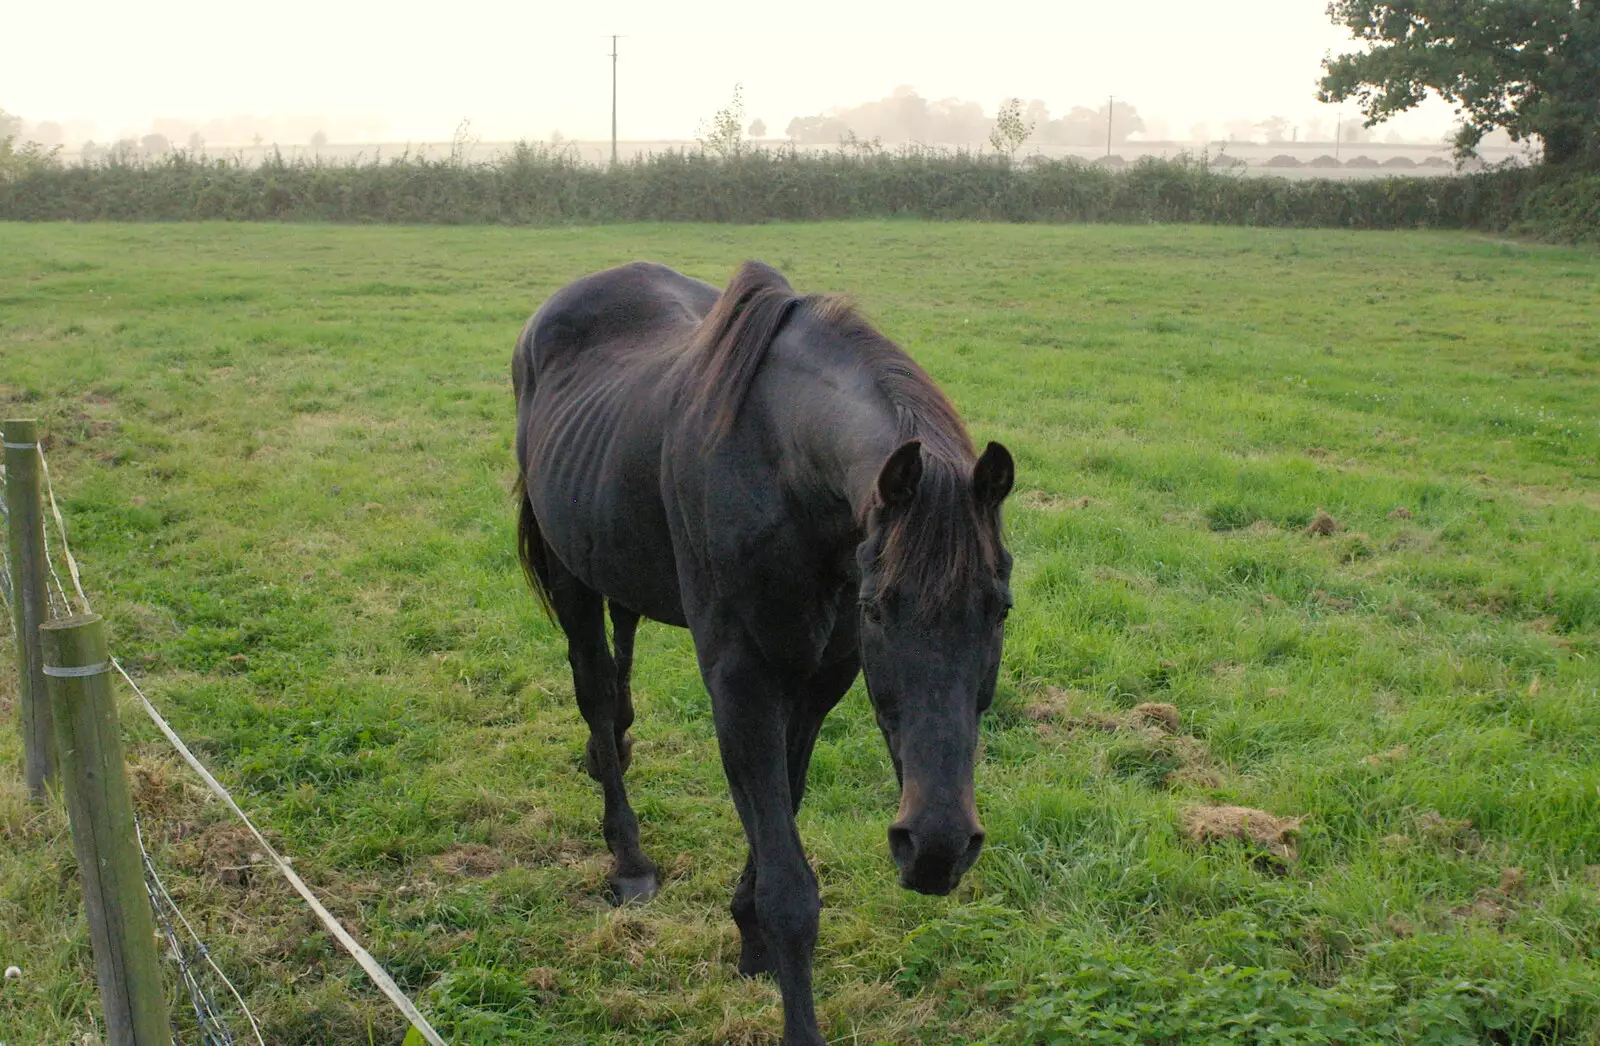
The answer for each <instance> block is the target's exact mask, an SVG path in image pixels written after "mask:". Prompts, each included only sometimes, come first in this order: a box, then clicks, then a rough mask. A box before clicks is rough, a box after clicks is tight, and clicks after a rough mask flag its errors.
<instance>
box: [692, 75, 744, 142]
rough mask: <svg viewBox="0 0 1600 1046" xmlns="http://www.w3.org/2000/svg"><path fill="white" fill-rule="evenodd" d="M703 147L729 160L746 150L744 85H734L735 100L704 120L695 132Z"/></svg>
mask: <svg viewBox="0 0 1600 1046" xmlns="http://www.w3.org/2000/svg"><path fill="white" fill-rule="evenodd" d="M695 138H696V139H698V140H699V142H700V144H701V146H703V147H704V148H706V149H709V150H710V151H712V152H714V153H716V154H717V155H718V156H720V157H722V158H724V159H727V158H729V157H733V156H738V155H739V153H741V152H742V151H743V150H744V85H743V84H734V85H733V100H732V101H730V102H729V103H728V104H727V105H725V106H723V107H722V108H721V109H718V110H717V112H716V115H714V116H712V117H711V119H710V120H703V121H701V123H700V126H699V128H697V129H696V131H695Z"/></svg>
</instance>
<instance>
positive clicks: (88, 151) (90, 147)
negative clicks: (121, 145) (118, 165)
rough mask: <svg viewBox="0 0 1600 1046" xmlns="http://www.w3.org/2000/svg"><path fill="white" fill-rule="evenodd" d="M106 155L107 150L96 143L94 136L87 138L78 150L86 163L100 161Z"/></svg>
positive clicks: (79, 155) (80, 157)
mask: <svg viewBox="0 0 1600 1046" xmlns="http://www.w3.org/2000/svg"><path fill="white" fill-rule="evenodd" d="M104 155H105V150H104V149H101V148H100V147H99V146H98V145H96V144H94V139H93V138H89V139H86V140H85V141H84V143H83V146H82V147H81V148H80V149H79V150H78V157H79V159H81V160H82V161H83V162H84V163H98V162H99V161H100V159H101V158H102V157H103V156H104Z"/></svg>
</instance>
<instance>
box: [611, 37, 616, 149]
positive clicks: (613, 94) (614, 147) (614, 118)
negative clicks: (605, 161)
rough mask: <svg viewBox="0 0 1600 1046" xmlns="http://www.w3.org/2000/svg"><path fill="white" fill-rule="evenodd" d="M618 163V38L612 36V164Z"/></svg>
mask: <svg viewBox="0 0 1600 1046" xmlns="http://www.w3.org/2000/svg"><path fill="white" fill-rule="evenodd" d="M616 165H617V38H616V35H615V34H613V35H612V37H611V166H613V167H615V166H616Z"/></svg>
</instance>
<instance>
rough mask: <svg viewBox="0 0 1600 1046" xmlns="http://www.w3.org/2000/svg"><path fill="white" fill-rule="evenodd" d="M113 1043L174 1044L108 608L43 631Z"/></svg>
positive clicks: (63, 771)
mask: <svg viewBox="0 0 1600 1046" xmlns="http://www.w3.org/2000/svg"><path fill="white" fill-rule="evenodd" d="M39 636H40V638H41V640H42V641H43V647H44V662H45V664H44V673H45V677H46V679H47V680H48V686H49V690H50V703H51V705H52V706H53V711H54V713H55V730H56V754H57V756H58V757H59V758H60V770H61V780H62V782H63V784H64V785H65V791H66V794H67V814H68V816H69V817H71V819H72V846H73V849H74V850H76V851H77V854H78V874H79V876H80V877H81V878H82V880H83V906H84V910H85V911H86V912H87V914H88V917H89V936H90V939H91V940H92V941H93V943H94V968H95V975H96V977H97V979H98V980H99V982H100V1000H101V1002H102V1003H103V1005H104V1007H105V1020H106V1042H107V1044H108V1046H172V1029H171V1026H170V1025H169V1024H168V1023H167V1001H166V996H165V995H164V994H163V991H162V987H161V965H160V962H159V958H158V955H157V953H156V939H155V919H154V917H153V916H152V914H151V911H150V896H149V894H147V893H146V892H145V883H144V863H143V860H142V857H141V855H140V852H139V841H138V837H137V836H136V835H135V833H134V826H133V802H132V800H131V799H130V798H129V795H128V774H127V768H126V766H125V765H124V764H123V751H122V725H121V722H120V721H119V719H118V716H117V703H116V697H115V695H114V694H113V693H112V690H111V676H110V672H111V671H112V669H111V666H110V661H111V655H110V653H109V652H108V648H107V646H106V633H105V624H104V622H103V620H102V619H101V617H100V615H99V614H81V615H78V616H75V617H67V618H62V619H60V620H58V621H51V622H49V623H47V624H45V625H43V626H42V627H41V628H40V629H39Z"/></svg>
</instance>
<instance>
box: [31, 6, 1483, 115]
mask: <svg viewBox="0 0 1600 1046" xmlns="http://www.w3.org/2000/svg"><path fill="white" fill-rule="evenodd" d="M702 10H703V12H704V13H702V14H699V15H698V16H697V17H695V18H694V19H693V24H692V25H689V24H684V23H685V21H686V19H685V17H684V16H682V15H681V14H667V13H665V12H663V11H662V10H661V8H660V7H659V6H658V5H648V4H644V3H640V2H637V0H618V2H612V3H602V4H598V5H591V6H589V7H585V8H582V9H581V10H577V11H573V10H565V9H563V10H556V11H551V12H546V13H540V12H537V11H531V10H527V9H519V8H515V7H512V6H511V5H502V4H496V3H492V2H487V0H466V2H464V3H460V4H457V5H455V6H454V7H453V8H452V9H451V18H450V21H449V22H448V23H446V24H444V25H442V26H441V25H437V24H432V23H424V22H421V21H418V20H413V19H408V18H404V17H399V16H397V13H396V10H395V9H394V8H393V7H384V8H380V7H378V6H377V5H376V4H372V3H369V2H359V3H353V4H348V5H344V6H341V7H331V6H329V5H326V4H312V3H311V2H309V0H283V2H282V3H280V4H279V5H277V6H275V7H274V8H273V10H272V18H271V19H270V20H264V19H263V17H262V16H261V14H260V13H259V11H256V10H251V11H250V12H248V13H240V14H235V13H234V12H232V11H228V10H222V9H216V8H213V7H211V6H209V5H208V6H202V5H201V4H200V3H198V2H196V0H159V2H157V3H155V4H153V5H151V6H149V7H147V8H144V9H139V10H135V9H130V8H127V7H125V6H123V5H114V4H111V3H108V2H106V0H88V2H87V3H85V4H84V5H81V6H77V7H74V8H70V9H63V8H62V7H60V6H59V5H30V6H29V7H27V8H25V9H23V10H21V11H18V12H16V13H14V14H12V15H11V16H9V18H8V22H9V23H10V28H11V29H12V33H11V36H12V39H13V40H14V41H15V42H14V43H13V44H12V45H11V46H10V47H9V48H8V49H7V50H8V53H7V56H6V61H5V62H4V64H3V66H0V108H3V109H5V110H6V111H7V112H9V113H11V114H12V115H15V116H20V117H22V118H23V119H24V120H27V121H28V122H29V123H30V124H33V123H39V122H43V121H55V122H58V123H61V124H63V125H65V126H66V128H67V132H68V137H69V138H70V139H72V140H82V139H83V138H85V137H89V138H95V139H96V140H99V141H102V142H105V141H109V140H112V139H115V138H122V137H138V136H140V135H143V134H147V133H150V132H151V131H152V130H153V129H156V127H155V124H156V122H157V121H160V120H167V121H172V122H174V123H175V124H177V123H182V124H190V125H203V124H205V123H207V122H208V121H218V120H227V119H229V118H234V117H240V116H253V117H256V118H258V119H264V120H270V121H276V123H277V124H279V125H282V126H284V127H286V128H294V129H295V130H296V133H300V132H303V133H304V135H305V137H307V138H308V137H309V135H310V134H311V133H313V132H312V131H307V130H305V129H306V128H315V129H317V130H321V131H322V132H323V133H324V134H326V135H327V137H328V139H329V140H331V141H337V142H352V143H359V142H367V141H374V142H375V141H408V140H410V141H439V140H447V139H449V138H450V136H451V134H452V133H453V131H454V129H455V128H456V126H457V125H458V124H459V123H460V122H461V121H462V119H464V118H466V119H470V120H471V121H472V127H471V130H472V134H473V135H474V136H476V137H479V138H481V139H483V140H485V141H493V140H515V139H519V138H528V139H546V138H548V137H549V136H550V135H551V134H552V132H555V131H560V132H561V133H562V134H563V135H564V136H565V137H567V138H570V139H591V140H592V139H605V138H608V137H609V136H610V133H611V61H610V59H609V58H608V57H607V53H608V52H609V50H610V46H611V41H610V37H609V35H608V34H609V33H611V32H613V31H614V32H617V33H619V34H623V36H622V39H621V40H620V41H619V42H618V43H619V51H620V55H621V57H620V61H619V64H618V70H617V72H618V95H619V103H618V110H619V113H618V127H617V132H618V136H619V137H620V138H623V139H628V140H634V141H645V140H684V139H691V138H693V137H694V133H695V130H696V127H697V125H698V124H699V123H700V122H701V121H702V120H704V119H706V118H708V117H709V116H711V115H712V113H714V112H715V111H716V110H717V109H718V108H720V107H722V106H723V105H725V104H727V102H728V100H729V98H730V97H731V95H732V92H733V86H734V84H735V83H736V82H740V83H742V84H743V86H744V95H745V102H746V114H747V115H746V122H749V121H750V120H753V119H755V118H758V117H759V118H761V119H762V120H764V121H765V122H766V124H767V127H768V128H769V134H770V135H772V136H776V137H781V136H782V135H783V132H784V128H785V127H786V126H787V125H788V123H789V121H790V120H791V119H792V118H795V117H799V116H812V115H817V114H820V113H823V112H826V111H828V110H830V109H834V108H845V107H850V106H854V105H857V104H860V103H862V102H866V101H869V100H872V99H877V98H883V97H886V96H888V95H889V94H891V93H892V92H893V91H894V90H895V88H897V87H899V86H901V85H909V86H911V87H913V88H915V89H916V90H917V92H918V93H920V94H921V95H922V96H923V97H924V98H928V99H930V100H937V99H943V98H949V97H955V98H960V99H962V100H964V101H971V102H977V103H979V104H980V105H981V106H982V107H983V110H984V112H985V113H987V114H993V112H994V111H995V109H996V107H997V106H998V105H999V103H1000V102H1001V101H1002V100H1003V99H1005V98H1009V97H1013V96H1015V97H1020V98H1022V99H1023V100H1024V101H1029V100H1032V99H1040V100H1042V101H1043V102H1044V103H1045V104H1046V105H1047V106H1048V107H1049V109H1050V111H1051V112H1052V113H1053V114H1057V115H1059V114H1062V113H1065V112H1066V111H1067V110H1069V109H1071V108H1072V107H1073V106H1086V107H1089V108H1094V107H1097V106H1100V105H1103V104H1105V101H1106V98H1107V96H1108V95H1115V96H1116V98H1117V100H1118V101H1119V102H1121V101H1126V102H1128V103H1131V104H1133V105H1134V106H1136V107H1137V109H1138V111H1139V113H1140V115H1141V116H1142V117H1143V118H1144V119H1145V121H1146V123H1147V125H1149V129H1148V130H1147V132H1146V134H1145V135H1144V137H1146V138H1172V139H1177V140H1187V139H1189V138H1191V137H1192V134H1191V128H1192V127H1193V126H1194V125H1195V124H1197V123H1205V124H1208V125H1210V127H1211V128H1212V136H1213V137H1225V136H1226V135H1225V132H1224V128H1225V127H1226V125H1227V124H1228V123H1230V122H1232V121H1237V120H1261V119H1266V118H1268V117H1272V116H1281V117H1283V118H1285V119H1287V120H1288V121H1289V122H1290V124H1291V125H1300V126H1302V127H1305V126H1309V124H1310V123H1311V122H1312V121H1313V120H1321V121H1322V122H1323V124H1324V125H1326V126H1330V127H1331V125H1332V122H1333V119H1334V117H1335V116H1336V115H1337V113H1336V109H1335V107H1332V106H1323V105H1320V104H1319V103H1318V102H1317V101H1316V100H1315V98H1314V92H1315V86H1316V81H1317V78H1318V76H1319V75H1320V72H1321V66H1320V60H1321V59H1322V57H1323V56H1324V54H1326V53H1329V52H1332V53H1335V54H1337V53H1339V52H1341V51H1349V50H1356V49H1357V47H1356V44H1355V43H1354V41H1351V40H1350V39H1349V38H1348V37H1347V36H1346V34H1345V33H1344V32H1343V31H1342V30H1340V29H1339V28H1337V27H1335V26H1334V25H1332V24H1331V23H1330V22H1329V21H1328V19H1327V16H1326V14H1325V11H1324V4H1323V2H1322V0H1305V2H1302V3H1296V4H1292V5H1291V4H1284V3H1282V0H1278V2H1276V3H1272V2H1269V0H1234V2H1231V3H1228V4H1225V5H1221V6H1211V7H1198V6H1194V5H1189V4H1180V3H1173V2H1158V0H1144V2H1139V0H1133V2H1128V3H1123V4H1120V5H1116V6H1114V7H1113V8H1109V9H1108V8H1106V7H1102V6H1099V5H1095V6H1090V5H1061V4H1052V5H1046V4H1028V5H1024V6H1021V7H1019V8H1016V9H1013V10H1011V11H1009V12H1007V13H1006V14H1005V15H1004V16H996V15H991V14H987V13H985V14H981V15H978V16H977V17H975V18H972V19H970V20H967V21H963V20H961V18H960V16H958V15H951V16H948V17H943V18H934V17H929V16H926V15H923V16H920V17H918V18H917V19H916V20H914V21H913V20H908V19H905V18H903V17H896V16H894V15H892V14H889V13H887V12H879V11H873V10H862V9H860V8H859V7H858V6H852V5H847V4H845V3H843V2H840V0H821V2H819V3H813V4H809V5H807V6H806V7H805V8H804V9H803V15H801V14H797V11H796V9H791V8H780V7H770V8H767V7H757V6H749V5H736V4H732V3H728V2H726V0H712V2H709V3H707V4H705V5H702ZM83 25H92V26H95V27H96V30H95V32H94V34H93V35H92V36H89V37H84V38H81V39H79V38H77V37H78V35H79V34H78V28H79V27H80V26H83ZM49 41H58V42H60V43H58V45H57V46H53V47H46V46H39V45H40V44H42V43H44V42H49ZM66 41H70V43H69V42H66ZM1342 111H1343V113H1344V115H1345V117H1346V118H1347V119H1348V118H1355V117H1358V116H1359V113H1358V112H1357V110H1356V109H1355V107H1354V106H1344V107H1343V108H1342ZM91 124H92V128H91V127H90V126H89V125H91ZM1452 124H1453V114H1452V113H1451V112H1450V110H1449V108H1448V107H1447V106H1446V105H1444V104H1443V103H1442V102H1438V101H1437V100H1434V101H1431V102H1430V103H1429V104H1427V105H1425V106H1424V107H1422V108H1421V109H1420V110H1419V111H1417V112H1415V113H1411V114H1407V115H1406V116H1404V117H1402V118H1400V119H1396V120H1393V121H1390V122H1389V123H1388V124H1386V125H1382V126H1380V127H1379V128H1377V129H1376V130H1375V134H1376V135H1378V136H1383V135H1385V134H1387V133H1388V131H1389V130H1391V129H1392V130H1394V131H1396V132H1398V133H1399V134H1400V135H1401V136H1403V137H1405V138H1406V139H1408V140H1412V141H1438V140H1439V139H1441V138H1442V137H1443V136H1444V135H1445V134H1447V133H1448V131H1449V129H1450V127H1451V126H1452ZM1163 130H1164V131H1165V132H1166V133H1165V134H1163V133H1159V132H1161V131H1163ZM175 144H181V142H180V143H175ZM218 144H222V142H220V141H218ZM282 144H285V145H291V144H303V142H294V141H289V140H284V141H283V142H282Z"/></svg>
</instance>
